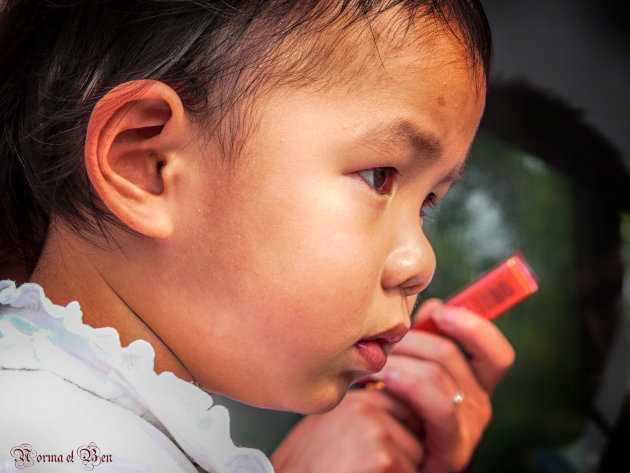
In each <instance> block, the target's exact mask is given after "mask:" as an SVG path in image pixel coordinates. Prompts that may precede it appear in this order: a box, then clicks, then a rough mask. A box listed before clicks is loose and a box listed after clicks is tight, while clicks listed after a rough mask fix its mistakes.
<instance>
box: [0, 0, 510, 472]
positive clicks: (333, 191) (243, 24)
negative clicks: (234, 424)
mask: <svg viewBox="0 0 630 473" xmlns="http://www.w3.org/2000/svg"><path fill="white" fill-rule="evenodd" d="M1 8H2V10H1V17H0V51H2V53H1V54H2V57H3V59H2V61H1V62H0V102H1V105H2V107H1V108H2V118H1V119H0V120H1V131H2V135H1V138H0V195H1V202H2V204H1V205H2V206H1V209H2V210H1V213H0V221H1V222H2V228H3V231H2V235H1V237H0V238H1V240H0V241H1V245H0V248H1V250H2V252H3V254H4V260H5V261H6V262H7V266H6V267H7V268H8V267H9V264H10V265H11V267H12V268H13V269H15V268H16V267H19V266H20V263H23V267H24V268H25V274H26V275H27V276H26V277H27V278H28V281H29V282H28V283H26V284H22V285H19V284H16V283H15V282H14V281H11V280H5V281H3V282H0V368H1V370H0V382H1V383H2V389H1V390H0V423H1V425H2V428H1V429H0V465H1V468H0V470H1V471H17V469H22V468H29V470H28V471H46V472H49V471H64V472H65V471H83V470H92V469H94V470H96V471H98V472H105V471H116V472H121V471H125V472H126V471H134V472H136V471H143V472H144V471H152V472H192V471H210V472H241V471H242V472H245V471H247V472H269V471H272V469H273V467H272V463H273V465H274V467H275V468H276V471H279V472H285V471H286V472H326V473H331V472H346V473H347V472H352V471H375V472H376V471H396V472H407V471H409V472H411V471H423V472H427V473H430V472H447V471H458V470H461V469H463V468H464V467H465V466H466V464H467V462H468V461H469V459H470V456H471V454H472V452H473V450H474V447H475V446H476V444H477V442H478V441H479V439H480V437H481V434H482V432H483V429H484V428H485V426H486V425H487V423H488V421H489V417H490V404H489V396H490V393H491V391H492V389H493V388H494V387H495V385H496V384H497V383H498V381H499V380H500V379H501V377H502V376H503V374H504V373H505V371H506V370H507V368H508V366H509V365H510V364H511V362H512V359H513V352H512V349H511V347H510V345H509V343H508V342H507V341H506V340H505V338H504V337H503V336H502V335H501V334H500V333H499V332H498V330H497V329H496V328H495V327H494V326H493V325H492V324H491V323H489V322H487V321H485V320H482V319H481V318H479V317H477V316H475V315H474V314H471V313H469V312H467V311H464V310H461V309H452V308H447V307H444V306H443V305H442V303H441V302H439V301H436V300H432V301H429V302H427V303H425V304H424V305H423V306H422V307H421V309H420V311H419V314H418V316H419V317H433V318H434V319H435V322H436V324H437V325H438V326H439V327H440V328H441V330H442V331H443V333H444V335H445V336H436V335H432V334H428V333H419V332H413V333H409V334H407V331H408V329H409V325H410V313H411V309H412V307H413V305H414V301H415V299H416V295H417V294H418V293H419V292H420V291H422V290H423V289H424V288H425V287H426V286H427V285H428V284H429V282H430V280H431V277H432V275H433V271H434V269H435V257H434V254H433V251H432V249H431V246H430V244H429V242H428V241H427V240H426V238H425V236H424V234H423V232H422V215H423V209H424V208H425V207H428V206H431V205H433V204H434V203H435V202H437V201H438V200H439V199H440V198H442V197H443V196H444V194H445V193H446V192H447V191H448V190H449V188H450V186H451V185H452V184H453V183H454V182H455V181H456V180H457V179H458V178H459V177H460V176H461V174H462V171H463V168H464V164H465V160H466V155H467V152H468V149H469V147H470V144H471V141H472V139H473V137H474V134H475V132H476V129H477V126H478V124H479V121H480V118H481V115H482V111H483V107H484V99H485V87H486V79H487V77H488V66H489V61H490V49H491V46H490V37H489V32H488V30H487V23H486V21H485V17H484V15H483V12H482V10H481V7H480V5H479V4H478V2H476V1H472V0H471V1H467V0H444V1H423V0H417V1H404V2H403V1H394V0H392V1H382V2H381V1H365V0H364V1H362V0H347V1H344V2H341V1H333V0H330V1H314V0H313V1H304V0H301V1H293V2H292V1H288V0H283V1H280V0H267V1H253V0H250V1H236V0H233V1H229V2H228V1H225V0H224V1H209V0H208V1H201V0H194V1H193V0H191V1H184V0H172V1H167V0H124V1H113V0H112V1H106V0H99V1H92V0H90V1H87V0H86V1H83V2H82V1H76V0H75V1H66V0H58V1H52V0H51V1H46V2H42V1H34V0H11V1H8V2H4V3H3V6H2V7H1ZM7 274H8V273H7ZM12 274H14V275H15V274H17V273H15V272H13V273H12ZM14 277H15V278H19V276H14ZM403 337H404V338H403ZM458 345H461V346H463V347H464V349H465V351H466V352H467V357H465V356H464V355H462V353H461V351H460V350H459V349H458ZM390 352H391V355H390V356H389V360H388V357H387V354H388V353H390ZM375 373H378V374H375ZM366 375H374V377H375V379H379V380H382V381H383V382H384V383H385V386H386V390H381V391H379V390H374V391H368V390H352V391H351V392H350V393H349V394H348V395H347V396H346V398H345V399H344V400H343V401H342V399H343V398H344V395H345V394H346V391H347V390H348V388H349V387H350V386H351V385H352V384H353V383H355V382H356V381H357V380H359V379H361V378H363V377H365V376H366ZM207 392H218V393H222V394H224V395H226V396H229V397H232V398H235V399H238V400H240V401H243V402H246V403H250V404H253V405H257V406H263V407H268V408H273V409H283V410H291V411H297V412H302V413H306V414H313V415H310V416H307V417H306V418H305V420H304V421H303V422H301V423H300V424H299V425H298V426H297V428H296V429H294V430H293V431H292V432H291V434H290V435H289V436H288V437H287V439H286V440H285V441H284V442H283V444H282V445H281V446H280V447H279V449H278V450H277V452H276V453H275V454H274V455H273V457H272V459H271V462H270V461H269V460H268V459H266V458H265V457H264V456H263V455H262V454H261V453H260V452H257V451H255V450H251V449H246V448H237V447H235V446H234V445H233V443H232V442H231V440H230V437H229V425H228V416H227V412H226V411H225V410H224V409H223V408H221V407H218V406H212V398H211V396H210V395H209V394H207ZM335 406H337V407H335ZM333 408H334V409H333ZM331 409H332V410H331ZM326 411H330V412H328V413H326V414H323V413H324V412H326Z"/></svg>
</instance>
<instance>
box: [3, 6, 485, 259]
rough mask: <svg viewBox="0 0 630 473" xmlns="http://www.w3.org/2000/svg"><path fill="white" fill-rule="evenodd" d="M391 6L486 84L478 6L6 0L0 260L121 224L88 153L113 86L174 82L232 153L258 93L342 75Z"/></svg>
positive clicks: (22, 256) (30, 254)
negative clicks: (92, 173)
mask: <svg viewBox="0 0 630 473" xmlns="http://www.w3.org/2000/svg"><path fill="white" fill-rule="evenodd" d="M392 8H399V9H400V10H401V11H403V12H404V13H405V14H404V15H399V16H404V17H405V18H404V20H405V21H408V23H407V25H408V26H409V25H411V24H412V23H413V22H414V20H416V19H417V18H418V17H422V16H430V17H433V18H435V19H437V20H438V23H440V24H442V25H445V26H447V27H448V28H449V29H450V30H451V32H452V33H453V34H454V35H455V37H456V38H457V39H458V40H459V41H460V43H461V44H462V45H463V46H464V47H465V49H466V51H467V53H468V56H469V58H471V59H472V61H473V64H472V67H473V68H474V70H475V71H477V72H478V75H479V76H481V73H483V78H484V80H487V77H488V69H489V65H490V57H491V38H490V31H489V28H488V24H487V21H486V17H485V15H484V13H483V10H482V7H481V5H480V3H479V1H477V0H415V1H413V0H380V1H379V0H324V1H322V0H293V1H292V0H215V1H213V0H38V1H37V0H8V1H6V2H2V1H0V54H1V55H2V60H1V61H0V110H1V111H2V112H1V113H0V116H1V118H0V123H1V124H0V133H1V136H0V228H1V229H2V230H1V231H0V265H1V263H2V254H1V253H2V252H4V253H5V258H6V257H7V256H10V257H11V258H12V259H14V260H15V259H18V260H20V261H22V262H23V263H25V264H26V265H27V267H28V268H29V270H32V269H33V267H34V265H35V264H36V261H37V259H38V257H39V253H40V252H41V248H42V245H43V242H44V240H45V236H46V232H47V229H48V226H49V223H50V218H51V216H52V215H54V216H58V217H59V218H62V219H64V220H65V221H66V222H68V223H69V224H70V225H72V226H74V227H75V229H77V230H78V231H80V232H81V231H96V230H98V229H99V228H100V223H99V222H102V221H103V219H105V220H108V221H115V219H114V218H113V217H112V216H111V215H109V214H108V213H107V212H106V211H105V210H103V208H102V206H99V205H98V204H97V201H98V200H97V199H96V198H95V196H94V195H93V190H92V187H91V185H90V182H89V179H88V177H87V174H86V171H85V168H84V165H83V146H84V140H85V132H86V127H87V123H88V120H89V117H90V114H91V112H92V109H93V108H94V106H95V105H96V103H97V102H98V100H99V99H100V98H102V97H103V96H104V95H105V94H106V93H107V92H109V91H110V90H111V89H112V88H113V87H115V86H116V85H118V84H121V83H123V82H127V81H130V80H134V79H155V80H160V81H163V82H165V83H167V84H169V85H170V86H171V87H173V88H174V89H175V90H176V91H177V92H178V93H179V94H180V97H181V99H182V102H183V104H184V106H185V108H186V110H187V111H188V113H189V114H190V116H191V117H193V118H194V119H198V120H203V121H204V122H205V123H208V124H210V125H212V126H211V127H209V129H211V130H212V131H213V133H214V134H215V135H216V136H219V135H221V136H224V138H225V139H224V140H222V141H221V143H222V147H223V149H224V154H226V155H230V154H231V153H230V152H229V147H230V143H232V144H233V143H234V142H235V140H234V139H233V138H234V136H235V134H236V132H235V130H236V129H240V127H239V124H238V123H237V122H235V121H234V117H236V116H237V115H238V113H237V111H238V110H240V111H241V112H242V111H243V110H245V109H246V108H247V107H236V106H235V105H241V104H242V103H243V101H245V100H246V99H249V98H252V97H253V96H254V95H255V93H256V91H257V90H259V86H260V85H261V84H274V83H275V84H277V83H279V82H282V83H288V84H292V83H296V84H299V83H300V82H301V83H313V82H315V81H317V80H318V79H317V78H320V79H319V80H321V78H326V77H328V78H329V79H331V78H332V77H335V75H333V74H326V72H327V70H330V67H332V66H331V64H332V62H333V58H334V56H335V54H334V53H335V52H337V57H338V59H341V60H342V61H347V60H348V58H349V57H352V54H348V53H350V51H342V52H341V53H339V51H338V49H339V48H340V47H341V46H340V45H341V44H342V42H340V41H337V39H339V38H341V37H344V35H350V34H351V33H352V30H353V29H352V27H353V26H354V25H357V24H360V23H363V24H367V25H368V26H370V25H371V23H370V22H371V21H372V20H374V19H375V18H376V17H377V16H378V15H379V14H381V13H383V12H386V11H388V10H389V11H391V9H392ZM370 28H371V26H370ZM355 30H356V29H355ZM363 30H365V28H363ZM331 31H333V32H335V33H336V34H337V35H338V37H337V38H335V40H331V39H330V35H328V36H326V35H327V34H329V33H330V32H331ZM296 47H297V48H300V47H301V49H300V51H301V52H300V54H287V52H288V51H295V50H296V49H295V48H296ZM357 60H358V61H360V59H357ZM479 65H481V67H479ZM327 68H328V69H327ZM324 80H325V79H324ZM307 81H308V82H307ZM241 118H242V117H241ZM242 123H243V121H242V120H241V122H240V124H242ZM230 138H231V139H230Z"/></svg>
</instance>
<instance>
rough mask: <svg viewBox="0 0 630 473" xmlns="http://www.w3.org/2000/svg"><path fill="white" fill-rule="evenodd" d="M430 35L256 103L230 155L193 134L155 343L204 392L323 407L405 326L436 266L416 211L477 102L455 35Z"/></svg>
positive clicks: (371, 366)
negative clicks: (333, 78)
mask: <svg viewBox="0 0 630 473" xmlns="http://www.w3.org/2000/svg"><path fill="white" fill-rule="evenodd" d="M439 44H440V47H441V48H442V49H438V48H436V44H432V45H430V46H429V45H423V44H422V43H415V44H414V45H413V46H410V47H408V48H406V49H405V50H403V51H399V52H400V54H397V55H392V54H389V53H388V51H387V48H384V49H383V50H381V58H382V60H383V63H384V69H383V65H382V64H381V63H380V59H379V58H378V56H374V57H373V58H372V59H370V60H373V64H371V65H369V67H368V68H366V70H364V71H363V72H360V73H357V75H355V76H354V77H353V79H352V80H351V82H350V83H346V85H345V86H341V85H339V86H332V87H331V88H326V90H324V91H315V90H311V89H307V88H302V89H297V90H296V89H294V90H289V89H283V90H276V91H274V92H273V93H271V94H269V95H267V96H265V97H264V98H263V99H260V100H258V102H257V106H258V111H259V117H260V121H259V122H257V126H256V127H255V128H254V129H253V131H252V133H251V135H250V137H249V138H248V140H247V143H246V146H245V148H244V150H243V153H242V154H241V155H240V156H239V158H238V160H237V162H236V163H235V164H233V165H229V166H228V165H226V164H223V163H217V161H216V159H214V158H212V157H211V156H208V155H207V154H208V152H204V151H203V145H202V143H203V142H202V140H200V145H199V151H198V158H199V161H198V162H197V163H198V164H197V165H195V166H194V172H192V173H191V177H190V179H189V181H188V182H186V183H185V186H186V188H187V189H188V194H187V198H186V199H185V202H184V204H185V205H183V206H182V209H181V212H180V217H179V221H178V222H177V223H176V231H175V235H174V237H173V239H172V241H171V243H172V244H174V245H175V246H176V247H177V248H178V252H179V253H178V255H177V258H174V259H173V262H172V266H171V267H170V269H168V270H167V271H166V272H165V274H164V278H165V279H167V280H168V281H169V282H168V283H167V284H173V281H178V280H182V281H184V282H182V284H180V285H178V286H177V288H176V291H177V294H176V296H175V299H177V300H178V301H179V304H178V305H175V304H174V305H173V307H171V309H172V310H173V311H172V312H170V313H177V314H178V316H177V317H179V318H180V320H184V319H185V320H186V322H185V324H178V327H177V329H175V328H172V327H173V325H174V324H173V325H171V329H172V331H174V330H176V331H177V332H178V333H177V335H176V336H173V335H168V336H166V337H165V338H167V342H168V344H169V345H170V347H171V348H172V350H173V351H174V353H175V355H176V356H178V358H179V359H180V360H181V361H182V362H183V363H184V364H185V365H186V367H187V368H188V369H189V370H190V372H191V373H192V374H193V376H195V378H197V380H198V381H199V382H200V383H201V384H202V386H204V387H206V388H207V389H209V390H214V391H218V392H222V393H224V394H227V395H228V396H231V397H235V398H237V399H240V400H242V401H245V402H248V403H252V404H257V405H262V406H267V407H274V408H283V409H291V410H297V411H302V412H314V411H321V410H323V409H327V408H330V407H332V406H333V405H335V404H336V403H337V402H338V401H339V400H340V399H341V397H342V396H343V394H344V393H345V391H346V389H347V388H348V386H349V385H350V384H351V383H352V382H353V381H355V380H356V379H357V378H359V377H360V376H362V375H365V374H366V373H368V372H370V371H374V370H378V369H380V368H381V366H382V363H383V361H384V358H383V353H382V349H381V345H387V344H388V343H391V342H392V341H395V340H397V339H398V338H400V337H401V336H402V335H403V334H404V333H405V332H406V330H407V329H408V327H409V323H410V321H409V315H410V311H411V308H412V306H413V302H414V299H415V295H416V293H417V292H418V291H421V290H422V289H424V288H425V287H426V285H427V284H428V283H429V281H430V279H431V277H432V275H433V272H434V269H435V256H434V254H433V250H432V248H431V245H430V244H429V242H428V241H427V239H426V237H425V235H424V233H423V229H422V219H421V218H420V212H421V208H422V207H423V206H426V205H427V204H428V203H431V202H432V201H433V200H434V199H439V198H441V197H443V196H444V194H445V193H446V192H447V191H448V189H449V187H450V186H451V184H452V182H453V180H454V178H456V177H457V175H458V172H459V171H461V168H462V166H463V163H464V160H465V157H466V154H467V152H468V149H469V146H470V143H471V141H472V139H473V136H474V134H475V131H476V128H477V126H478V123H479V120H480V118H481V114H482V110H483V105H484V91H483V90H480V91H478V90H477V89H476V85H475V81H474V79H473V73H472V71H471V70H469V67H468V65H467V63H465V61H464V60H463V57H462V52H461V50H460V47H459V45H458V44H457V43H456V42H455V41H454V40H452V39H450V38H446V37H445V38H442V40H441V41H440V43H439ZM392 169H395V170H396V171H393V170H392ZM182 301H183V302H182ZM165 304H167V302H166V299H165ZM182 305H184V307H182ZM168 309H169V307H168V306H167V305H165V306H164V310H165V311H166V310H168ZM171 320H172V319H171ZM168 338H172V339H171V340H168ZM370 339H371V341H368V342H366V341H365V340H370ZM374 339H378V340H376V341H375V340H374ZM362 340H363V342H361V341H362Z"/></svg>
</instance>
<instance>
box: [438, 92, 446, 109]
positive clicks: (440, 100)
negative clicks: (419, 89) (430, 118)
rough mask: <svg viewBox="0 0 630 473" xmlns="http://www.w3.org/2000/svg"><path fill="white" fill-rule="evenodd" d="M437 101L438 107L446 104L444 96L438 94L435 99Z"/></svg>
mask: <svg viewBox="0 0 630 473" xmlns="http://www.w3.org/2000/svg"><path fill="white" fill-rule="evenodd" d="M437 103H438V105H439V106H440V107H443V106H444V105H446V100H444V97H442V96H441V95H440V96H439V97H438V99H437Z"/></svg>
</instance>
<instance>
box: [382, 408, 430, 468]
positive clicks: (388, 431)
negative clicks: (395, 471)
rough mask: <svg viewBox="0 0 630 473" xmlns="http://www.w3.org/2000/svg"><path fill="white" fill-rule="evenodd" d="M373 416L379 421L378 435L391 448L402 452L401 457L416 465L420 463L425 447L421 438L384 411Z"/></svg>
mask: <svg viewBox="0 0 630 473" xmlns="http://www.w3.org/2000/svg"><path fill="white" fill-rule="evenodd" d="M373 418H374V419H375V420H376V421H378V428H379V431H378V432H376V435H381V436H383V437H384V439H383V440H382V441H383V443H384V444H385V445H388V446H389V450H390V451H394V450H395V451H398V452H400V453H402V454H403V455H402V456H400V458H402V457H404V458H406V459H407V460H408V462H409V464H410V465H413V466H414V467H417V466H418V465H420V463H421V462H422V460H423V459H424V448H423V446H422V443H421V442H420V440H419V438H418V437H417V436H416V435H414V434H413V433H412V432H411V431H409V430H408V429H407V428H406V427H405V426H403V425H402V424H401V423H400V422H399V421H398V420H397V419H395V418H393V417H391V416H390V415H388V414H387V413H385V412H384V411H379V412H376V413H374V417H373Z"/></svg>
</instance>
